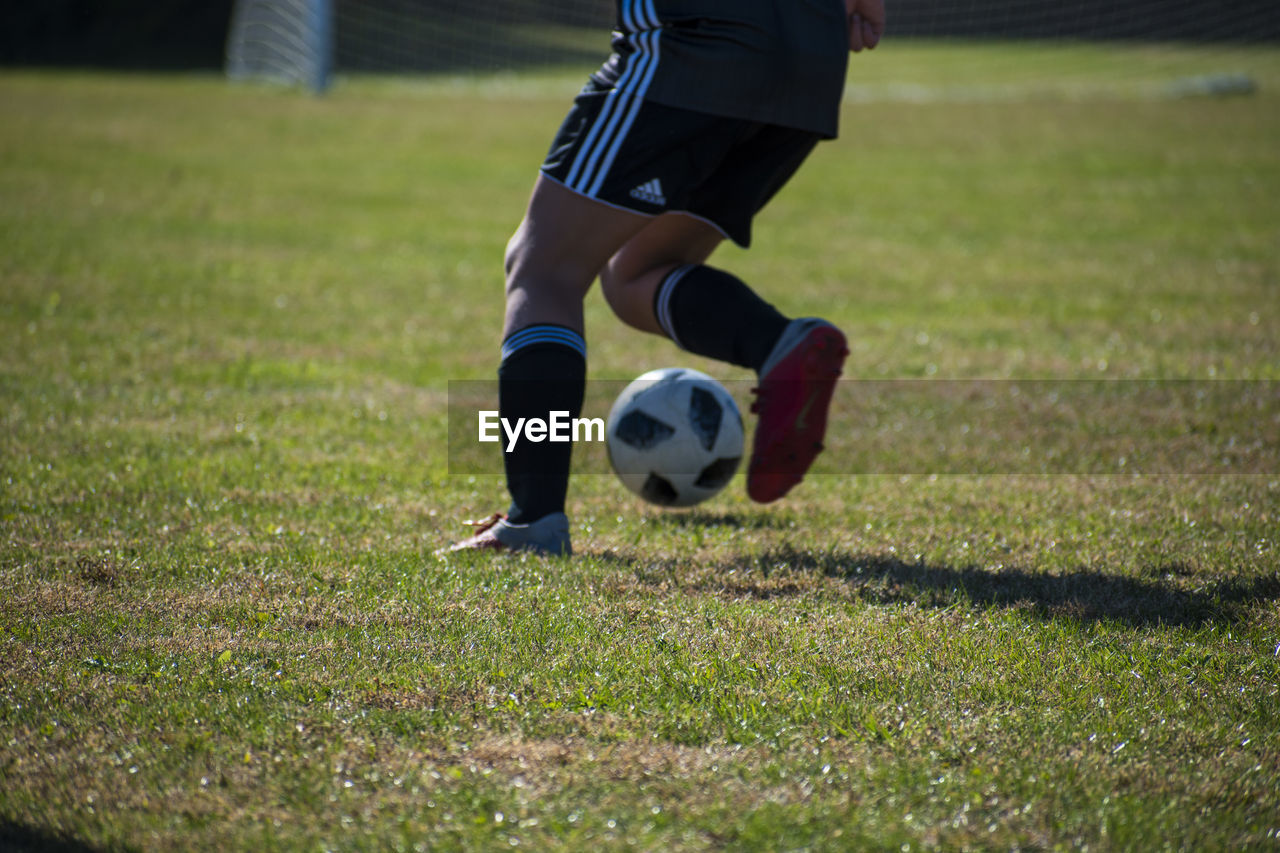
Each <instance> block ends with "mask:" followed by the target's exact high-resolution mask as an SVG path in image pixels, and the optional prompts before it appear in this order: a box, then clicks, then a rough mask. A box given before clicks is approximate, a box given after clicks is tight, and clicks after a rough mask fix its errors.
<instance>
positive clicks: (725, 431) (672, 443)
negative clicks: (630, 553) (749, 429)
mask: <svg viewBox="0 0 1280 853" xmlns="http://www.w3.org/2000/svg"><path fill="white" fill-rule="evenodd" d="M605 435H606V443H607V447H608V449H609V462H610V464H612V465H613V470H614V472H615V473H617V475H618V479H620V480H622V482H623V484H624V485H625V486H626V487H627V488H628V489H630V490H631V491H633V492H635V493H636V494H637V495H639V496H640V497H642V498H644V499H645V500H646V501H649V502H650V503H654V504H658V505H659V506H667V507H680V506H693V505H694V504H697V503H701V502H702V501H705V500H706V499H707V498H709V497H711V496H712V495H714V494H716V493H717V492H719V491H720V490H721V489H723V488H724V487H725V486H726V485H728V483H729V481H730V480H731V479H733V475H734V472H736V471H737V470H738V463H739V462H740V461H741V460H742V444H743V438H742V415H741V414H740V413H739V412H738V406H737V404H736V403H734V401H733V397H731V396H729V392H728V391H726V390H725V388H724V386H723V385H721V384H720V383H719V382H717V381H715V380H714V379H712V378H711V377H710V376H708V375H706V374H705V373H700V372H698V371H697V370H690V369H688V368H685V367H666V368H662V369H660V370H650V371H649V372H648V373H646V374H644V375H643V376H640V377H638V378H637V379H636V380H635V381H634V382H632V383H631V384H630V385H628V386H627V387H626V388H625V389H623V391H622V393H621V394H619V395H618V399H617V400H616V401H615V402H614V404H613V409H611V410H610V412H609V421H608V423H607V425H606V427H605Z"/></svg>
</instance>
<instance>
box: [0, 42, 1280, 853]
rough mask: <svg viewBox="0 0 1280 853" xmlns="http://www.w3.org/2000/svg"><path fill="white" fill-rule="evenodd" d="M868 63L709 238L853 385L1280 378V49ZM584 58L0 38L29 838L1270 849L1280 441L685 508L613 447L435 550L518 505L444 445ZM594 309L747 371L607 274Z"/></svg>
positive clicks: (378, 844) (6, 700)
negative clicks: (303, 51) (757, 210)
mask: <svg viewBox="0 0 1280 853" xmlns="http://www.w3.org/2000/svg"><path fill="white" fill-rule="evenodd" d="M1100 51H1101V52H1103V53H1105V54H1106V56H1107V58H1108V59H1107V64H1106V66H1105V67H1106V70H1107V71H1108V72H1109V76H1110V77H1112V78H1113V80H1114V81H1115V82H1114V84H1112V85H1104V83H1103V82H1102V81H1101V77H1102V76H1103V75H1100V74H1098V73H1096V70H1095V69H1096V68H1097V62H1098V53H1099V52H1100ZM965 69H967V70H965ZM1240 70H1244V71H1247V72H1248V73H1250V74H1252V75H1253V76H1254V78H1255V79H1256V80H1257V81H1259V83H1260V89H1259V92H1258V93H1257V94H1255V95H1253V96H1251V97H1242V98H1230V99H1196V98H1190V99H1172V98H1166V97H1163V96H1162V93H1163V92H1164V89H1163V88H1162V87H1163V83H1164V82H1165V81H1171V80H1175V79H1177V78H1179V77H1182V76H1189V75H1190V76H1193V75H1194V74H1198V73H1210V72H1217V71H1240ZM962 71H963V73H962ZM859 73H862V74H864V76H863V77H858V76H856V75H857V74H859ZM854 81H855V86H854V88H853V89H852V90H851V103H850V105H849V107H848V110H847V113H846V115H845V119H844V136H843V137H842V139H841V140H839V141H837V142H833V143H828V144H825V145H823V146H822V147H821V148H820V150H819V152H818V153H817V154H816V155H815V157H814V160H813V162H812V163H810V164H809V165H808V166H807V167H806V169H805V170H804V171H803V172H802V173H801V174H800V175H799V176H798V177H797V178H796V180H795V181H794V182H793V184H792V185H791V186H789V187H788V188H787V190H786V191H785V192H784V193H783V194H782V195H781V196H780V197H779V198H778V199H777V200H776V202H775V203H774V205H773V206H771V207H770V209H769V210H768V211H766V213H765V214H764V215H762V217H761V218H760V220H759V222H758V224H757V234H756V238H757V245H756V248H754V249H752V250H751V251H750V252H741V251H738V250H734V249H726V250H722V252H721V254H720V255H718V257H717V262H718V263H721V264H724V265H726V266H730V267H732V268H733V269H734V270H736V271H738V272H739V273H740V274H742V275H743V276H744V277H745V278H747V279H748V280H750V281H753V282H756V283H757V284H758V285H759V287H760V288H761V290H762V291H764V292H765V293H766V294H767V295H768V296H769V297H770V298H771V299H773V300H774V301H775V302H776V303H777V304H778V305H779V307H780V308H782V309H783V310H784V311H787V312H789V313H793V314H808V313H817V312H821V313H824V314H826V315H827V316H830V317H831V318H832V319H833V320H835V321H836V322H838V323H839V324H840V325H841V326H843V327H844V328H845V329H846V330H847V331H848V332H849V333H850V337H851V344H852V350H853V352H852V356H851V359H850V362H849V365H848V370H847V373H848V374H849V375H850V376H851V377H853V378H858V379H877V378H895V379H902V378H906V379H918V378H934V379H980V378H1014V379H1055V380H1056V379H1080V378H1089V379H1098V378H1110V379H1117V378H1127V379H1188V380H1210V379H1236V380H1266V381H1274V380H1276V379H1277V378H1280V376H1277V374H1278V373H1280V352H1278V351H1280V314H1278V313H1277V304H1280V303H1277V300H1276V288H1277V284H1278V278H1277V276H1278V274H1280V202H1278V201H1277V200H1278V199H1280V153H1278V152H1280V149H1278V148H1277V146H1276V144H1275V143H1276V140H1277V139H1280V109H1278V108H1277V107H1278V106H1280V101H1277V95H1276V94H1275V93H1276V91H1277V89H1276V84H1277V83H1280V54H1277V53H1276V52H1275V51H1274V50H1248V51H1245V50H1242V49H1238V50H1220V51H1213V50H1193V49H1189V48H1188V49H1177V48H1128V49H1121V48H1107V49H1106V50H1105V51H1103V50H1102V49H1101V48H1086V47H1069V46H1068V47H1060V48H1051V47H1044V46H1040V47H1036V48H1029V47H1026V46H1019V45H998V46H990V47H983V46H973V45H942V46H933V47H930V46H926V45H905V46H903V47H902V49H901V50H900V51H899V52H898V53H894V52H893V51H892V50H890V45H889V44H888V43H886V45H885V46H884V47H883V48H882V49H881V50H879V51H877V53H876V54H874V55H872V56H864V57H858V58H857V59H856V60H855V77H854ZM1046 81H1050V82H1051V83H1052V85H1049V84H1047V83H1046ZM899 83H901V84H904V85H905V84H910V85H912V86H923V87H925V88H926V89H927V91H928V92H929V93H931V94H930V96H929V97H927V98H920V97H915V96H914V95H912V93H910V92H903V91H898V90H895V89H894V88H893V87H894V86H895V85H898V84H899ZM1134 83H1141V85H1131V84H1134ZM577 84H578V81H577V78H576V77H570V76H566V75H561V74H547V75H542V76H529V77H524V78H519V79H515V78H509V77H501V78H495V79H489V80H480V79H435V80H428V81H424V82H414V81H404V80H401V81H389V80H377V79H361V80H354V81H348V82H347V83H346V84H345V85H341V86H339V87H338V88H337V89H336V90H335V92H334V93H333V94H332V95H331V96H330V97H327V98H324V99H319V100H317V99H311V98H308V97H305V96H300V95H297V94H294V93H290V92H284V91H277V90H272V89H266V88H258V87H252V86H249V87H232V86H228V85H226V84H224V83H223V82H222V81H220V80H216V79H206V78H199V77H195V78H181V77H126V76H94V75H78V74H75V75H73V74H37V73H18V72H7V73H5V74H4V75H3V76H0V425H2V429H0V589H2V590H3V595H0V780H2V781H0V842H7V843H9V844H11V845H22V844H26V845H28V846H38V845H39V844H41V843H49V842H51V841H53V840H57V839H74V840H76V841H79V842H82V843H83V844H85V845H88V846H90V847H94V848H111V849H116V848H122V849H163V848H172V847H177V848H179V849H228V848H239V849H245V848H254V847H256V848H261V849H383V848H391V849H406V850H408V849H449V848H459V847H465V848H476V849H496V848H504V849H506V848H510V847H512V846H515V845H517V844H518V845H519V846H521V847H525V848H528V847H533V848H535V849H565V850H578V849H601V848H603V849H609V848H629V847H633V848H640V849H649V850H659V849H664V850H665V849H707V848H730V849H761V850H773V849H803V848H807V849H851V850H859V849H868V848H873V849H887V848H890V847H893V848H898V847H902V846H904V845H906V846H909V847H911V848H945V849H956V848H966V847H969V848H983V849H988V848H1008V847H1022V848H1026V847H1032V848H1058V849H1078V848H1083V847H1088V848H1091V849H1098V848H1102V849H1152V848H1160V847H1172V848H1182V849H1209V850H1212V849H1240V848H1264V849H1265V848H1269V847H1274V846H1275V845H1277V844H1280V800H1278V799H1277V796H1276V790H1277V783H1278V780H1280V734H1278V733H1280V647H1278V646H1277V643H1280V607H1278V605H1280V556H1278V554H1277V543H1276V539H1277V537H1276V531H1277V529H1280V523H1278V514H1280V501H1278V500H1277V497H1278V495H1280V471H1277V469H1276V464H1275V459H1274V442H1272V446H1271V447H1270V450H1269V451H1267V452H1264V453H1260V454H1255V455H1254V456H1252V457H1249V456H1246V457H1245V463H1244V464H1251V465H1252V467H1247V468H1244V469H1243V470H1244V471H1247V473H1242V474H1241V475H1239V476H1177V475H1169V476H1161V477H1149V476H1148V477H1140V476H1132V475H1125V476H1080V475H1071V474H1061V475H1054V476H1030V475H1019V476H929V475H927V474H921V475H908V474H903V475H899V474H898V473H896V472H895V471H893V470H892V468H891V467H890V470H889V471H888V473H883V474H876V475H859V476H834V475H830V476H820V477H814V478H812V479H811V480H810V481H808V482H806V483H805V484H804V486H802V487H801V489H800V490H798V491H797V492H796V493H795V494H794V496H793V497H792V498H789V499H787V500H786V501H784V502H782V503H781V504H779V505H777V506H774V507H769V508H761V507H758V506H756V505H753V504H751V503H750V502H749V501H747V500H746V498H745V496H744V495H743V494H742V488H741V482H740V481H735V483H734V484H733V485H732V486H731V488H730V490H729V491H728V492H726V493H725V495H723V496H721V497H720V498H717V499H716V500H714V501H712V502H710V503H708V504H706V505H704V506H703V507H701V508H699V509H697V510H695V511H692V512H683V513H663V512H659V511H656V510H652V509H647V508H644V507H642V506H639V505H637V504H636V502H635V501H634V500H633V499H631V498H630V497H629V495H628V494H627V493H626V492H625V491H624V490H623V489H622V487H621V486H620V485H619V484H617V483H616V482H615V481H614V480H613V478H611V477H609V476H604V475H599V474H592V473H585V472H584V473H582V474H581V475H579V476H577V477H575V481H574V484H573V493H572V496H571V508H570V509H571V516H572V519H573V535H574V541H575V546H576V547H577V549H578V551H579V552H580V553H579V556H577V557H575V558H573V559H572V560H543V559H535V558H527V557H526V558H516V559H499V560H490V559H480V558H460V559H449V560H444V561H441V560H437V559H436V558H434V557H433V556H432V551H433V550H434V549H435V548H436V547H438V546H440V545H442V544H444V543H447V542H449V541H450V540H451V539H453V538H455V537H457V536H458V535H459V534H460V533H461V528H460V527H459V526H458V524H457V522H458V521H459V520H461V519H464V518H469V517H474V516H476V515H480V514H483V513H487V512H491V511H493V510H495V509H498V508H500V507H501V506H502V500H501V499H502V484H501V480H500V479H498V478H496V477H493V476H485V475H475V476H471V475H459V474H455V475H454V476H450V475H449V468H448V462H449V460H448V459H447V454H446V447H445V436H446V433H447V425H446V416H447V400H448V386H447V383H448V381H449V380H451V379H487V378H489V377H491V376H492V372H493V369H494V367H495V362H496V350H497V334H498V326H499V322H500V314H501V304H500V299H499V296H500V293H501V281H500V275H501V255H502V248H503V245H504V243H505V241H506V239H507V237H508V235H509V233H510V232H511V230H512V229H513V228H514V227H515V225H516V223H517V222H518V220H519V217H520V215H521V212H522V210H523V204H524V200H525V197H526V195H527V192H528V189H529V186H530V184H531V181H532V177H533V175H534V173H535V170H536V168H537V165H538V163H539V161H540V159H541V156H542V154H543V151H544V147H545V145H546V142H547V140H548V139H549V138H550V134H551V133H552V132H553V131H554V128H555V127H556V125H557V123H558V122H559V120H560V118H561V116H562V112H563V110H564V108H565V106H566V104H567V101H568V98H569V97H571V95H572V94H573V92H574V91H575V89H576V86H577ZM1085 84H1087V85H1085ZM862 87H871V88H862ZM875 87H879V88H875ZM873 90H874V91H873ZM919 91H920V90H919V89H917V90H913V92H916V93H917V94H918V92H919ZM868 92H870V93H871V94H870V95H868V94H867V93H868ZM974 93H978V94H979V95H981V96H980V97H979V96H976V95H975V94H974ZM477 96H479V97H477ZM588 342H589V346H590V351H591V369H592V375H593V376H596V377H601V378H610V379H628V378H630V377H631V376H633V375H634V374H636V373H637V372H639V368H640V367H644V368H648V367H656V366H662V365H667V364H672V363H686V364H689V365H691V366H694V367H698V368H700V369H704V370H707V371H708V372H711V373H713V374H714V375H716V376H719V377H721V378H723V379H726V380H741V379H746V378H747V377H745V376H744V375H743V374H742V373H741V372H740V371H735V370H733V369H731V368H726V367H724V366H722V365H716V364H712V363H710V362H706V361H704V360H702V359H698V358H695V357H691V356H688V355H686V354H681V353H678V352H677V351H675V350H673V349H672V348H671V347H670V345H669V344H666V343H664V342H662V341H661V340H658V339H657V338H647V337H642V336H639V335H637V334H635V333H631V332H627V331H625V330H623V329H622V328H621V327H619V326H618V325H617V324H616V323H614V322H612V321H611V320H610V319H609V316H608V312H607V309H606V308H605V307H604V305H603V303H602V301H601V300H600V298H599V297H598V295H595V294H593V295H592V297H591V299H590V301H589V306H588ZM852 387H855V388H856V386H852ZM1257 387H1260V388H1262V389H1264V390H1265V389H1267V388H1268V387H1269V386H1257ZM1159 427H1160V425H1158V424H1157V425H1156V427H1155V428H1153V430H1154V431H1153V435H1156V434H1161V435H1162V434H1163V433H1159V430H1158V428H1159ZM935 428H936V424H921V425H920V426H919V429H918V431H917V430H916V428H915V427H913V426H912V425H911V424H910V423H909V422H908V425H907V427H906V429H905V431H904V432H903V434H902V436H901V441H902V442H904V443H908V444H909V443H910V442H912V441H913V440H925V439H929V440H931V437H932V436H933V435H934V433H933V431H932V430H934V429H935ZM833 429H837V430H838V429H840V424H839V423H837V424H836V425H835V426H834V427H833ZM1263 434H1264V435H1265V430H1263ZM1273 434H1274V432H1273ZM887 452H892V450H889V451H887ZM838 461H839V460H825V462H827V463H829V464H831V465H833V466H835V468H833V470H835V469H836V468H838ZM973 462H974V464H975V466H976V465H977V463H978V462H980V460H979V459H977V458H975V459H974V460H973ZM975 470H981V469H980V468H975ZM0 846H3V843H0ZM19 849H21V847H19Z"/></svg>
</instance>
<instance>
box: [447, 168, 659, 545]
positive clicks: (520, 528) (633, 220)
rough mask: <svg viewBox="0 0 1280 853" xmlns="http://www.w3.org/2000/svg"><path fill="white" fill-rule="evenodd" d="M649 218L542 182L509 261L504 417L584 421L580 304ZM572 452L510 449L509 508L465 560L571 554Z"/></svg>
mask: <svg viewBox="0 0 1280 853" xmlns="http://www.w3.org/2000/svg"><path fill="white" fill-rule="evenodd" d="M649 221H650V218H649V217H646V216H642V215H640V214H636V213H631V212H629V211H625V210H620V209H617V208H616V207H609V206H607V205H604V204H601V203H599V202H597V201H594V200H592V199H590V198H587V197H585V196H583V195H580V194H578V193H575V192H573V191H571V190H569V189H566V188H565V187H563V186H560V185H559V184H557V183H555V182H554V181H549V180H546V179H545V178H542V177H539V179H538V182H537V184H536V185H535V186H534V190H533V195H532V197H531V198H530V201H529V208H528V211H527V212H526V214H525V217H524V221H523V222H521V224H520V227H519V228H518V229H517V231H516V233H515V236H514V237H512V238H511V242H510V243H509V244H508V247H507V254H506V317H505V321H504V327H503V343H502V362H501V366H500V367H499V368H498V409H499V416H500V417H501V418H503V419H505V420H507V422H509V423H515V422H516V421H517V420H518V419H520V418H534V417H536V418H543V419H546V418H547V417H548V415H549V413H550V412H557V411H565V412H569V417H571V418H576V417H578V416H579V415H580V414H581V411H582V400H583V396H584V393H585V386H586V344H585V342H584V339H583V317H582V314H583V312H582V303H583V299H584V297H585V296H586V294H587V291H588V289H589V288H590V287H591V283H592V282H593V281H594V280H595V278H596V275H597V274H598V272H599V270H600V269H601V267H603V266H604V264H605V262H606V261H607V260H608V259H609V257H611V256H612V255H613V254H614V253H615V252H616V251H617V249H618V247H619V246H621V245H622V244H624V243H625V242H626V241H627V240H628V239H629V238H630V237H631V236H632V235H633V234H635V232H637V231H638V230H640V229H641V228H643V227H644V225H645V224H646V223H648V222H649ZM571 447H572V445H570V444H568V443H551V442H539V443H533V442H520V443H517V444H516V445H515V447H514V448H513V449H511V450H509V451H508V450H506V449H505V448H504V453H503V466H504V470H505V473H506V477H507V490H508V491H509V492H510V494H511V506H510V508H509V509H508V511H507V513H506V514H505V516H504V515H502V514H497V515H494V516H492V517H490V518H489V519H487V520H485V521H483V522H480V523H479V524H478V525H477V526H478V527H479V529H478V530H477V532H476V533H475V534H474V535H473V536H471V537H469V538H467V539H465V540H463V541H462V542H459V543H457V544H456V545H454V546H453V547H452V548H451V549H449V550H450V551H459V550H497V551H508V550H532V551H538V552H542V553H552V554H568V553H569V552H570V543H569V525H568V519H567V517H566V515H565V512H564V508H565V498H566V494H567V491H568V486H569V464H570V449H571Z"/></svg>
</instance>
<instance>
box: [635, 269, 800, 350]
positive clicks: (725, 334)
mask: <svg viewBox="0 0 1280 853" xmlns="http://www.w3.org/2000/svg"><path fill="white" fill-rule="evenodd" d="M653 313H654V316H655V317H657V319H658V325H660V326H661V327H662V329H663V331H665V332H666V333H667V336H668V337H670V338H671V340H673V341H675V342H676V344H677V345H678V346H680V347H681V348H683V349H686V350H688V351H689V352H692V353H697V354H698V355H705V356H707V357H709V358H714V359H717V360H719V361H727V362H730V363H731V364H736V365H739V366H741V367H750V368H752V369H753V370H759V369H760V368H761V366H763V365H764V363H765V361H766V360H767V359H768V358H769V353H770V352H772V350H773V345H774V344H775V343H777V342H778V338H779V337H781V336H782V330H783V329H785V328H786V326H787V323H788V322H789V321H788V319H787V318H786V317H785V316H783V315H782V314H780V313H779V312H778V310H777V309H776V308H774V307H773V306H772V305H770V304H769V303H768V302H765V301H764V300H763V299H761V298H760V297H759V296H758V295H756V293H755V291H753V290H752V289H751V288H750V287H748V286H747V285H746V284H745V283H743V282H742V280H741V279H738V278H737V277H735V276H733V275H730V274H729V273H727V272H724V271H723V270H718V269H715V268H714V267H707V266H697V265H694V264H688V265H686V266H682V267H677V268H676V269H674V270H672V271H671V273H670V274H669V275H668V276H667V277H666V278H665V279H663V280H662V283H661V284H660V285H658V289H657V291H656V292H655V293H654V296H653Z"/></svg>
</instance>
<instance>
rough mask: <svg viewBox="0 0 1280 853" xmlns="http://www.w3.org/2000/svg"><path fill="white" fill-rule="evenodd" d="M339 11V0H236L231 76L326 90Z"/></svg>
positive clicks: (229, 57)
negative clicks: (336, 9) (335, 13)
mask: <svg viewBox="0 0 1280 853" xmlns="http://www.w3.org/2000/svg"><path fill="white" fill-rule="evenodd" d="M333 11H334V10H333V0H236V3H235V6H234V8H233V10H232V13H231V26H230V28H229V30H228V33H227V66H226V67H227V76H228V77H230V78H231V79H233V80H243V79H248V78H261V79H267V80H272V81H276V82H280V83H286V84H293V85H302V86H306V87H308V88H310V89H311V90H312V91H315V92H323V91H325V90H326V89H328V88H329V83H330V81H331V80H332V78H333V58H334V50H333V47H334V40H333V34H334V16H333Z"/></svg>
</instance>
